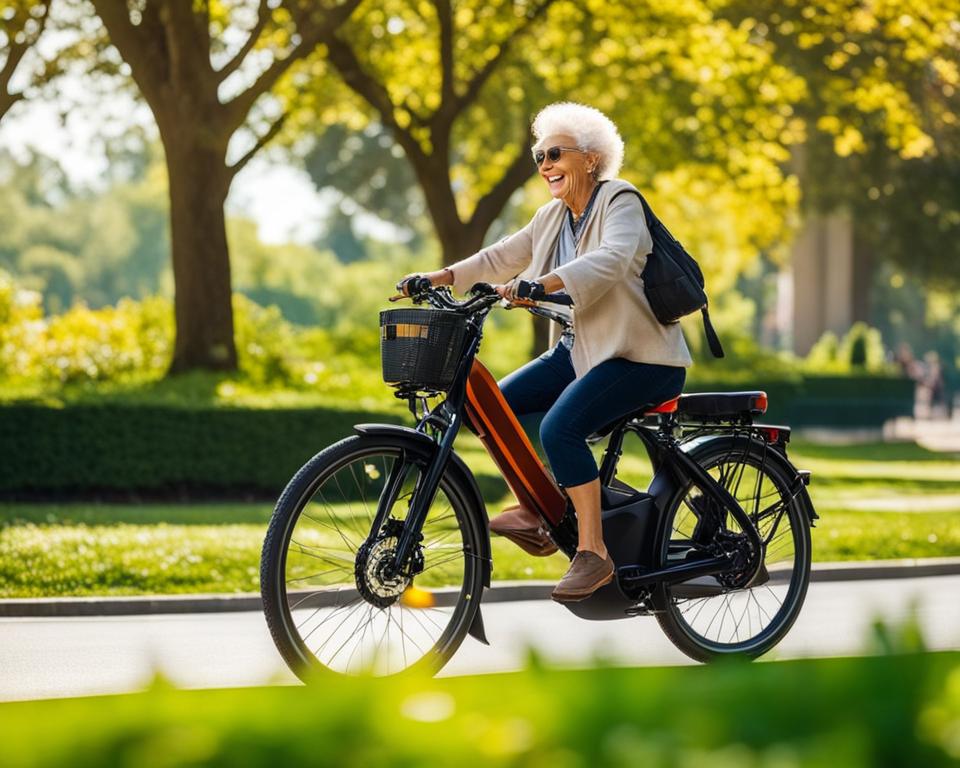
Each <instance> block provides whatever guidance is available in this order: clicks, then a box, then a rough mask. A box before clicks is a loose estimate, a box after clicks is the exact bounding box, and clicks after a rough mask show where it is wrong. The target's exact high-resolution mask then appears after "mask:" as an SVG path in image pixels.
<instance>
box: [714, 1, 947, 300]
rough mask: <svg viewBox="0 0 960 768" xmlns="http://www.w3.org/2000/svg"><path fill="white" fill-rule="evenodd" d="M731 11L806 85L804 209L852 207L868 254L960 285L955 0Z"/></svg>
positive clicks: (788, 4)
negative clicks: (959, 267)
mask: <svg viewBox="0 0 960 768" xmlns="http://www.w3.org/2000/svg"><path fill="white" fill-rule="evenodd" d="M723 13H724V14H726V15H727V16H729V17H730V18H733V19H735V20H736V22H737V23H738V24H739V25H741V26H743V27H745V28H748V29H750V30H751V34H752V35H753V36H754V37H755V38H756V39H758V40H764V41H768V42H769V43H770V44H772V45H773V46H774V47H775V53H774V56H775V58H776V59H777V60H778V61H779V62H780V63H781V64H783V65H785V66H787V67H789V68H790V69H791V70H793V71H794V72H796V73H797V74H798V75H799V76H801V77H803V79H804V80H805V82H806V83H807V89H806V93H805V96H804V98H803V99H801V100H799V101H798V103H797V105H796V111H797V116H798V117H799V118H801V119H802V120H803V121H804V126H803V129H802V135H803V138H804V148H803V152H802V153H801V154H800V158H801V164H802V166H803V167H802V173H803V176H804V179H803V198H804V207H805V208H807V209H808V210H812V211H817V212H829V211H834V210H837V209H844V210H847V211H849V212H850V213H851V215H852V217H853V220H854V224H855V227H856V239H857V243H858V247H859V248H863V249H866V251H867V254H866V257H869V256H870V255H872V256H873V257H876V258H877V259H879V260H881V261H886V262H889V263H891V264H895V265H897V266H898V267H899V268H901V269H904V270H906V271H907V272H909V273H910V274H913V275H917V276H919V277H921V278H922V279H924V280H926V281H928V282H931V283H936V284H940V285H942V284H943V282H944V281H947V282H948V283H952V284H953V285H954V286H957V285H960V269H958V268H957V264H958V263H960V67H958V61H960V34H958V32H957V22H956V3H955V2H952V1H951V0H927V1H926V2H923V3H917V2H914V1H913V0H889V1H888V2H883V3H864V2H861V0H838V1H837V2H832V3H828V4H819V5H817V4H810V3H807V2H803V1H801V0H763V1H761V2H756V0H749V2H748V1H747V0H742V1H741V0H732V2H728V3H725V8H724V10H723Z"/></svg>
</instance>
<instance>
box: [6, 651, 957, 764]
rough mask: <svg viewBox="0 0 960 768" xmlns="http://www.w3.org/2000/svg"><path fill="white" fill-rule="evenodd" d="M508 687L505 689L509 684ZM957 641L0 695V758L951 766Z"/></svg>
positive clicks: (11, 761) (113, 761)
mask: <svg viewBox="0 0 960 768" xmlns="http://www.w3.org/2000/svg"><path fill="white" fill-rule="evenodd" d="M505 693H506V694H507V695H504V694H505ZM958 723H960V654H956V653H941V654H923V653H919V654H918V653H914V654H909V655H902V656H886V657H874V658H847V659H819V660H803V661H788V662H774V663H759V664H753V665H748V664H743V663H738V664H731V663H726V664H716V665H711V666H706V667H672V668H671V667H665V668H650V669H616V668H610V667H605V666H604V665H602V664H599V665H598V666H596V667H595V668H592V669H587V670H569V671H560V670H549V669H543V668H542V667H540V666H539V665H537V664H532V665H531V667H530V668H529V669H527V670H526V671H523V672H518V673H511V674H499V675H483V676H476V677H462V678H448V679H438V680H428V679H423V678H419V677H406V678H403V677H401V678H389V679H386V680H377V679H370V678H359V679H346V678H337V677H333V676H323V677H321V678H319V679H318V680H317V685H315V686H308V687H286V686H280V687H271V688H248V689H236V690H221V691H177V690H173V689H171V688H170V687H169V686H166V685H164V684H163V683H162V682H159V683H158V684H157V685H155V686H154V687H153V688H152V689H151V690H149V691H147V692H145V693H140V694H132V695H124V696H100V697H95V698H87V699H63V700H52V701H37V702H23V703H14V704H0V732H2V733H3V748H4V751H3V760H2V762H3V764H4V765H5V766H10V768H42V767H44V766H62V765H70V766H75V767H76V768H84V767H85V766H97V765H149V766H161V765H162V766H171V767H172V766H181V765H183V766H186V765H191V766H192V765H205V766H236V765H243V766H251V768H253V767H255V766H273V765H300V764H310V765H318V766H328V765H329V766H369V765H397V766H426V765H429V766H461V765H483V766H491V768H496V767H498V766H517V767H518V768H519V767H521V766H522V767H524V768H526V767H529V768H535V767H536V766H569V767H570V768H580V767H581V766H595V767H596V768H615V767H619V766H636V765H644V766H704V765H711V766H758V767H759V766H770V767H772V766H791V767H796V768H833V767H834V766H844V767H845V768H868V766H902V765H922V766H925V767H926V768H940V766H944V767H945V766H949V765H956V762H955V761H956V759H957V758H958V757H960V742H958V740H957V727H958Z"/></svg>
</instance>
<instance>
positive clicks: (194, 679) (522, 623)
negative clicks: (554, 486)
mask: <svg viewBox="0 0 960 768" xmlns="http://www.w3.org/2000/svg"><path fill="white" fill-rule="evenodd" d="M958 596H960V576H942V577H928V578H915V579H891V580H881V581H850V582H820V583H813V584H811V585H810V590H809V592H808V594H807V600H806V604H805V605H804V608H803V612H802V613H801V615H800V618H799V619H798V620H797V623H796V624H795V625H794V627H793V629H792V630H791V631H790V633H789V634H788V635H787V637H786V638H785V639H784V640H783V641H782V642H781V644H780V645H779V647H778V648H777V649H775V650H774V651H773V653H772V654H771V656H772V657H774V658H797V657H808V656H836V655H847V654H856V653H860V652H863V650H864V649H865V647H866V638H867V636H868V633H869V629H870V625H871V623H872V622H873V621H874V619H876V618H877V617H882V618H883V619H885V620H887V621H891V622H898V621H902V620H903V619H904V618H905V617H906V616H907V615H909V613H910V611H911V610H912V609H915V610H916V613H917V617H918V619H919V621H920V625H921V627H922V629H923V633H924V638H925V640H926V642H927V646H928V647H929V648H931V649H960V600H958ZM483 617H484V622H485V624H486V630H487V637H488V638H489V640H490V646H489V647H487V646H484V645H482V644H480V643H478V642H477V641H476V640H473V639H472V638H468V639H467V640H466V641H465V643H464V644H463V646H461V648H460V650H459V651H458V652H457V654H456V655H455V656H454V658H453V659H452V660H451V662H450V663H449V664H448V665H447V667H446V668H445V669H444V671H443V673H442V674H445V675H463V674H473V673H483V672H500V671H507V670H514V669H519V668H521V667H522V666H523V662H524V658H525V655H526V653H527V649H528V648H529V647H530V646H533V647H535V648H536V649H537V651H538V652H539V653H540V654H541V655H542V656H543V657H544V658H545V659H546V660H547V661H548V662H551V663H554V664H557V665H565V666H585V665H588V664H589V663H590V662H591V660H592V659H594V658H596V657H597V656H601V657H602V658H603V659H605V660H607V661H613V662H615V663H618V664H624V665H632V666H645V665H665V664H685V663H690V662H689V660H688V659H687V658H686V657H685V656H684V655H683V654H681V653H680V652H679V651H677V650H676V649H675V648H674V647H673V646H672V645H671V644H670V642H669V641H668V640H667V638H666V637H665V636H664V635H663V633H662V632H661V631H660V628H659V625H658V624H657V622H656V620H655V619H653V618H649V617H643V618H636V619H626V620H621V621H608V622H587V621H582V620H580V619H578V618H576V617H575V616H573V615H572V614H570V613H569V612H568V611H567V610H566V609H565V608H563V607H562V606H560V605H557V604H555V603H552V602H550V601H525V602H514V603H496V604H488V605H486V606H484V609H483ZM155 672H160V673H161V674H163V675H164V676H165V677H166V678H168V679H169V680H170V681H171V682H173V683H174V684H175V685H178V686H182V687H187V688H207V687H216V688H220V687H229V686H247V685H262V684H266V683H279V684H283V683H294V682H296V681H295V679H294V677H293V676H292V675H291V674H290V673H289V672H288V671H287V670H286V668H285V666H284V665H283V662H282V660H281V659H280V657H279V655H278V654H277V652H276V650H275V648H274V646H273V642H272V641H271V639H270V635H269V633H268V631H267V628H266V624H265V622H264V619H263V616H262V615H261V614H260V613H256V612H248V613H220V614H173V615H156V616H129V617H114V618H68V619H11V618H7V619H0V700H2V701H13V700H23V699H41V698H54V697H61V696H81V695H89V694H103V693H120V692H126V691H135V690H138V689H141V688H142V687H143V686H145V685H146V684H148V682H149V681H150V680H151V678H152V677H153V676H154V674H155Z"/></svg>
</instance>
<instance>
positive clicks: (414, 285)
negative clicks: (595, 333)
mask: <svg viewBox="0 0 960 768" xmlns="http://www.w3.org/2000/svg"><path fill="white" fill-rule="evenodd" d="M397 290H398V291H400V292H401V294H405V295H406V296H407V297H409V298H411V299H413V300H414V301H415V302H420V301H423V300H427V301H429V302H430V303H431V304H436V305H439V306H442V307H444V308H446V309H472V308H474V307H476V306H477V305H479V304H486V303H487V302H486V301H484V299H493V298H494V297H496V300H499V298H500V294H498V293H497V292H496V290H495V289H494V287H493V286H492V285H490V283H475V284H474V285H473V286H472V287H471V288H470V291H469V293H471V294H473V295H472V296H471V297H470V298H469V299H466V300H464V301H457V300H456V299H454V298H453V297H452V296H451V295H450V293H449V291H448V290H446V287H445V286H439V287H437V288H434V286H433V283H431V282H430V279H429V278H427V277H424V276H422V275H416V276H414V277H408V278H407V279H406V280H401V281H400V282H399V283H397ZM396 298H400V297H399V296H398V297H396ZM517 298H519V299H525V300H527V301H536V302H541V303H545V304H546V303H549V304H560V305H562V306H566V307H572V306H573V299H572V298H571V297H570V296H569V295H568V294H566V293H544V292H543V286H542V285H540V283H535V282H532V281H530V280H521V281H520V282H519V285H518V286H517ZM490 303H493V302H490Z"/></svg>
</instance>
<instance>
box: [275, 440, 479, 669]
mask: <svg viewBox="0 0 960 768" xmlns="http://www.w3.org/2000/svg"><path fill="white" fill-rule="evenodd" d="M428 461H429V459H428V458H427V457H425V456H424V455H423V454H422V452H421V451H418V450H417V449H416V447H415V446H411V445H410V444H409V443H407V442H405V441H404V440H403V439H402V438H390V437H385V436H382V435H377V436H373V435H370V436H354V437H350V438H347V439H345V440H342V441H341V442H339V443H336V444H334V445H332V446H330V447H329V448H327V449H326V450H324V451H323V452H321V453H320V454H318V455H317V456H315V457H314V458H313V459H311V460H310V461H309V462H308V463H307V464H306V465H305V466H304V467H303V468H302V469H301V470H300V471H299V472H298V473H297V474H296V476H295V477H294V478H293V479H292V480H291V481H290V483H289V485H288V486H287V488H286V489H285V490H284V492H283V494H282V495H281V497H280V499H279V501H278V502H277V506H276V509H275V510H274V514H273V518H272V519H271V521H270V527H269V529H268V532H267V536H266V539H265V540H264V545H263V555H262V558H261V592H262V595H263V605H264V612H265V614H266V618H267V623H268V625H269V627H270V631H271V634H272V635H273V639H274V642H275V643H276V645H277V648H278V649H279V651H280V653H281V655H282V656H283V658H284V659H285V660H286V662H287V664H288V665H289V666H290V668H291V669H292V670H293V671H294V672H295V673H296V674H297V675H298V676H300V677H301V678H302V679H306V678H307V677H308V676H309V673H310V671H311V670H313V669H316V668H326V669H330V670H333V671H335V672H338V673H342V674H374V675H391V674H397V673H400V672H404V671H407V670H410V669H413V668H421V667H426V668H429V669H431V670H433V671H435V670H437V669H439V668H440V667H441V666H442V665H443V664H444V663H445V662H446V661H447V660H448V659H449V658H450V656H451V655H452V654H453V653H454V651H455V650H456V649H457V647H459V645H460V643H461V641H462V640H463V638H464V636H465V635H466V633H467V631H468V629H469V627H470V624H471V622H472V620H473V617H474V615H475V613H476V611H477V609H478V608H479V604H480V598H481V590H482V588H483V574H482V568H481V567H480V563H479V562H478V557H477V555H478V553H479V552H481V549H480V541H481V540H480V537H481V536H482V535H483V531H482V530H481V524H480V523H479V520H480V517H479V516H478V515H477V514H476V511H475V510H472V509H471V507H470V501H469V500H470V498H471V497H470V495H469V494H468V492H467V490H466V489H465V488H464V487H462V483H461V482H460V480H459V479H458V476H456V475H454V474H453V473H451V472H450V471H449V470H448V471H447V472H446V473H445V474H444V476H443V477H442V478H441V481H440V487H439V488H438V490H437V494H436V496H435V499H434V502H433V504H432V505H431V508H430V511H429V513H428V515H427V519H426V521H425V523H424V526H423V529H422V534H423V539H422V541H420V543H419V545H418V546H417V548H416V549H417V551H416V552H415V555H414V561H415V566H414V568H413V571H415V573H413V574H412V575H407V576H399V575H391V574H390V571H389V563H390V562H392V556H393V553H394V551H395V547H396V544H397V539H398V536H399V533H400V531H401V530H402V527H403V519H404V518H405V516H406V514H407V511H408V506H409V503H410V500H411V498H412V496H413V492H414V489H415V488H416V487H417V484H418V482H419V481H420V479H421V476H422V474H423V472H424V471H425V469H426V466H427V464H428ZM391 477H396V478H397V483H396V485H395V486H391V484H390V483H389V482H388V480H389V479H390V478H391ZM391 489H392V491H391ZM378 504H383V505H385V506H384V509H386V510H387V515H386V516H385V518H384V520H385V522H384V525H383V526H381V527H380V529H379V530H378V531H372V530H371V529H372V525H373V523H374V518H375V516H376V512H377V509H378Z"/></svg>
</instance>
